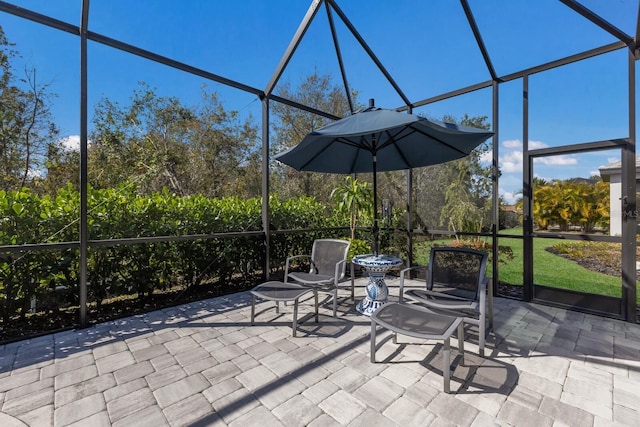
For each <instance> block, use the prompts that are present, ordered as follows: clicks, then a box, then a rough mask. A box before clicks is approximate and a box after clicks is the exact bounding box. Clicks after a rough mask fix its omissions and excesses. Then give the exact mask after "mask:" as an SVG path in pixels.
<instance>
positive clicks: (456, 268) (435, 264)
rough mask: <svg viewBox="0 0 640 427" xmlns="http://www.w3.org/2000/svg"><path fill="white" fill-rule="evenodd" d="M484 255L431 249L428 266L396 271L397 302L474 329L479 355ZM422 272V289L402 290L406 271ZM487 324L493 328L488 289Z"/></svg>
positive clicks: (482, 342) (483, 314)
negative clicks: (457, 320)
mask: <svg viewBox="0 0 640 427" xmlns="http://www.w3.org/2000/svg"><path fill="white" fill-rule="evenodd" d="M487 258H488V254H487V253H486V252H481V251H477V250H474V249H468V248H453V247H434V248H432V249H431V253H430V256H429V265H428V266H427V267H424V266H414V267H409V268H405V269H404V270H402V271H401V272H400V290H399V300H400V302H403V300H404V297H405V295H406V297H407V298H409V299H410V300H412V301H414V302H417V303H419V304H422V305H424V306H426V307H429V308H430V309H432V310H434V311H436V312H438V313H441V314H446V315H449V316H457V317H462V318H463V322H464V323H467V324H471V325H476V326H478V329H479V330H478V342H479V354H480V356H484V347H485V341H486V331H487V329H486V317H487V316H486V312H487V308H486V305H487V286H489V288H491V282H490V280H489V278H487V277H486V276H485V272H486V268H487ZM420 269H423V270H425V269H426V281H427V283H426V285H427V286H426V289H410V290H408V291H406V292H405V291H404V287H405V281H406V280H407V278H408V275H409V273H410V272H412V271H415V270H420ZM489 324H490V325H493V301H492V289H489Z"/></svg>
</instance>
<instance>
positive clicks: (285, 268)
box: [284, 255, 311, 283]
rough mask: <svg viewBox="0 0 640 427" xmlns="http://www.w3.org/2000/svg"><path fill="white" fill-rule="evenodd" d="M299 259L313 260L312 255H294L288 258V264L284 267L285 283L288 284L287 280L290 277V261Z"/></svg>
mask: <svg viewBox="0 0 640 427" xmlns="http://www.w3.org/2000/svg"><path fill="white" fill-rule="evenodd" d="M298 258H311V255H294V256H290V257H287V262H286V263H285V266H284V283H287V278H288V276H289V264H290V261H292V260H294V259H298Z"/></svg>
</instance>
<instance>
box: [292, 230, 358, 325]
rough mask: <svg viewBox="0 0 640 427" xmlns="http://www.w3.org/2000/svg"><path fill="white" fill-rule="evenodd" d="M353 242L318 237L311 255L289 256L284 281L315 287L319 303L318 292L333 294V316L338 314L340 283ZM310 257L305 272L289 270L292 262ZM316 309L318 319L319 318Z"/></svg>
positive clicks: (315, 295)
mask: <svg viewBox="0 0 640 427" xmlns="http://www.w3.org/2000/svg"><path fill="white" fill-rule="evenodd" d="M350 245H351V242H349V241H348V240H338V239H316V240H315V241H314V242H313V248H312V249H311V255H294V256H290V257H288V258H287V262H286V265H285V271H284V281H285V283H287V282H288V280H289V279H291V280H292V281H294V282H296V283H299V284H301V285H304V286H308V287H310V288H312V289H313V294H314V297H315V299H316V306H317V304H318V292H325V293H329V294H331V295H333V317H335V316H336V311H337V304H338V283H339V282H340V281H341V280H342V279H344V276H345V271H346V266H347V252H348V251H349V246H350ZM301 259H308V260H309V262H310V269H309V272H308V273H305V272H292V273H290V272H289V268H290V266H291V262H292V261H294V260H301ZM317 316H318V314H317V311H316V321H317V320H318V319H317Z"/></svg>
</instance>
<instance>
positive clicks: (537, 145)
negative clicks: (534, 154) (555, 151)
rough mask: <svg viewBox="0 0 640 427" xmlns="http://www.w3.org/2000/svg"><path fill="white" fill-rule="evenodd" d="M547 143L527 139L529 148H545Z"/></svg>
mask: <svg viewBox="0 0 640 427" xmlns="http://www.w3.org/2000/svg"><path fill="white" fill-rule="evenodd" d="M547 147H548V145H547V144H545V143H544V142H542V141H529V150H538V149H540V148H547Z"/></svg>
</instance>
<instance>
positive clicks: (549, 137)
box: [0, 0, 638, 202]
mask: <svg viewBox="0 0 640 427" xmlns="http://www.w3.org/2000/svg"><path fill="white" fill-rule="evenodd" d="M12 2H13V3H15V4H17V5H19V6H22V7H25V8H28V9H32V10H34V11H36V12H39V13H44V14H49V15H51V16H53V17H54V18H56V19H60V20H63V21H66V22H69V23H72V24H76V25H77V24H78V22H79V19H80V4H81V2H80V1H79V0H56V1H54V2H51V1H47V0H23V1H18V0H12ZM310 3H311V1H310V0H309V1H306V0H277V1H265V0H244V1H236V2H228V1H197V0H184V1H170V0H139V1H135V2H131V1H126V0H111V1H107V0H93V1H92V4H91V14H90V19H89V22H90V30H91V31H93V32H96V33H99V34H102V35H106V36H109V37H112V38H115V39H118V40H122V41H124V42H126V43H130V44H133V45H137V46H139V47H142V48H143V49H147V50H151V51H153V52H156V53H159V54H161V55H165V56H168V57H170V58H173V59H176V60H178V61H182V62H185V63H188V64H190V65H194V66H196V67H199V68H203V69H206V70H208V71H211V72H213V73H216V74H219V75H221V76H223V77H226V78H229V79H232V80H236V81H238V82H241V83H245V84H248V85H250V86H253V87H256V88H258V89H264V88H265V87H266V85H267V83H268V81H269V79H270V78H271V76H272V73H273V71H274V70H275V68H276V66H277V65H278V63H279V61H280V59H281V57H282V55H283V53H284V52H285V50H286V48H287V46H288V44H289V41H290V40H291V38H292V36H293V34H294V33H295V31H296V29H297V27H298V25H299V23H300V21H301V20H302V18H303V16H304V14H305V13H306V11H307V9H308V7H309V4H310ZM469 3H470V5H471V8H472V10H473V13H474V16H475V18H476V20H477V23H478V26H479V27H480V30H481V32H482V36H483V39H484V42H485V44H486V46H487V49H488V51H489V54H490V56H491V59H492V61H493V65H494V67H495V69H496V72H497V74H498V75H500V76H502V75H507V74H509V73H512V72H516V71H520V70H522V69H525V68H528V67H531V66H535V65H538V64H541V63H545V62H549V61H553V60H556V59H559V58H562V57H565V56H568V55H572V54H575V53H579V52H582V51H584V50H588V49H592V48H595V47H599V46H602V45H605V44H608V43H612V42H614V41H616V40H615V39H614V38H613V36H611V35H610V34H608V33H606V32H605V31H603V30H601V29H599V28H597V27H595V26H594V25H593V24H591V23H589V22H588V21H586V20H585V19H584V18H582V17H581V16H579V15H577V14H576V13H574V12H573V11H571V10H570V9H569V8H568V7H566V6H564V5H563V4H562V3H560V2H559V1H557V0H537V1H535V2H531V1H528V0H470V1H469ZM582 3H583V4H584V5H585V6H586V7H588V8H591V9H592V10H593V11H595V12H597V13H600V14H602V16H603V17H604V18H605V19H607V20H608V21H609V22H611V23H612V24H614V25H615V26H617V27H618V28H620V29H621V30H623V31H625V32H626V33H627V34H630V35H633V33H634V31H635V16H636V14H637V11H638V1H637V0H606V1H605V0H584V1H583V2H582ZM338 5H339V7H340V8H341V9H342V10H343V11H344V13H345V14H346V15H347V17H348V18H349V19H350V20H351V22H352V23H353V25H354V26H355V27H356V29H357V30H358V31H359V32H360V34H361V35H362V36H363V37H364V38H365V40H366V41H367V43H368V44H369V46H370V47H371V49H372V50H373V51H374V52H375V53H376V55H377V56H378V57H379V59H380V60H381V61H382V63H383V64H384V66H385V67H386V68H387V70H388V71H389V73H390V74H391V75H392V77H393V78H394V79H395V80H396V82H397V83H398V85H399V86H400V87H401V88H402V90H403V91H404V92H405V94H406V95H407V96H408V97H409V99H411V100H421V99H425V98H429V97H432V96H435V95H438V94H441V93H445V92H448V91H451V90H455V89H458V88H461V87H465V86H468V85H472V84H475V83H480V82H484V81H487V80H489V73H488V72H487V70H486V67H485V66H484V63H483V60H482V57H481V55H480V52H479V50H478V49H477V45H476V44H475V40H474V38H473V35H472V33H471V30H470V29H469V26H468V24H467V23H466V20H465V17H464V13H463V10H462V8H461V6H460V4H459V2H454V1H450V0H433V1H428V2H425V1H405V0H398V1H394V2H382V1H379V2H371V1H365V0H338ZM334 20H335V21H336V24H337V31H338V36H339V40H340V47H341V50H342V54H343V56H344V62H345V66H346V67H347V73H348V75H347V77H348V81H349V83H350V85H351V87H352V88H353V89H355V90H357V91H358V92H359V99H360V101H361V102H363V103H366V102H367V99H368V98H375V99H376V105H378V106H381V107H389V108H394V107H399V106H401V105H403V102H402V100H401V98H400V97H399V96H398V95H397V93H395V91H394V90H393V88H392V87H391V86H390V85H389V84H388V83H387V82H386V80H385V79H384V77H383V76H382V74H381V73H380V72H378V70H377V68H376V67H375V65H374V64H373V63H372V62H371V60H370V59H369V58H368V57H367V55H366V53H365V52H364V51H363V49H362V48H361V47H360V46H359V45H358V43H357V41H356V40H355V39H354V38H353V37H352V36H351V35H350V34H349V32H348V31H347V30H346V27H345V26H344V25H343V24H342V22H341V21H340V19H339V17H338V16H337V15H335V14H334ZM0 25H2V27H3V28H4V30H5V33H6V35H7V37H8V38H9V40H10V41H11V42H13V43H15V44H16V46H15V48H16V49H17V50H18V51H19V52H20V53H21V55H22V62H21V63H20V64H17V65H18V66H17V67H16V68H17V69H18V70H20V69H21V67H23V66H27V67H35V68H36V69H37V76H38V80H39V82H41V83H47V84H49V89H50V91H51V92H53V93H55V94H57V97H56V98H55V99H54V100H53V101H54V103H53V109H52V111H53V114H54V116H55V120H56V122H57V123H58V125H59V126H60V128H61V129H62V133H63V135H64V137H65V138H69V139H70V140H74V139H76V136H77V134H78V133H79V117H78V107H79V85H78V79H79V63H78V52H79V39H78V37H76V36H73V35H70V34H63V33H60V32H58V31H54V30H52V29H49V28H44V27H42V26H39V25H36V24H33V23H31V22H28V21H25V20H22V19H19V18H15V17H13V16H10V15H6V14H4V13H0ZM315 70H317V71H318V72H320V73H322V74H324V73H329V74H332V75H333V76H335V78H336V81H338V80H337V79H338V78H339V68H338V64H337V61H336V59H335V53H334V50H333V45H332V42H331V36H330V33H329V31H328V25H327V17H326V12H325V10H324V6H323V7H322V9H321V10H320V12H319V13H318V15H317V16H316V18H315V19H314V22H313V24H312V26H311V28H310V29H309V31H308V32H307V34H306V35H305V37H304V39H303V41H302V43H301V44H300V46H299V47H298V50H297V51H296V53H295V55H294V57H293V59H292V60H291V62H290V63H289V65H288V67H287V69H286V71H285V73H284V75H283V76H282V79H281V81H282V82H290V83H291V84H292V85H294V86H295V85H297V84H298V83H300V82H301V81H302V80H303V79H304V77H305V76H307V75H309V74H311V73H312V72H314V71H315ZM626 70H627V52H626V51H624V50H623V51H617V52H614V53H610V54H607V55H603V56H601V57H598V58H595V59H592V60H589V61H582V62H581V63H575V64H571V65H568V66H565V67H562V68H560V69H556V70H553V71H549V72H546V73H541V74H537V75H533V76H531V78H530V80H529V112H530V116H529V117H530V118H529V131H530V132H529V141H530V145H531V146H532V147H553V146H560V145H565V144H577V143H583V142H592V141H599V140H605V139H612V138H621V137H626V136H627V135H628V123H627V121H628V113H627V111H628V110H627V108H628V107H627V87H626V84H627V78H626ZM139 81H144V82H146V83H148V84H149V85H150V86H152V87H155V88H157V91H158V93H159V94H161V95H167V96H168V95H171V96H178V97H179V98H181V99H182V100H183V101H184V102H185V103H187V104H190V103H195V102H197V101H198V97H199V93H200V90H201V86H202V85H203V84H206V85H207V87H208V89H209V90H214V91H216V92H218V93H219V95H220V97H221V99H222V100H223V102H224V103H225V107H226V108H228V109H233V110H238V111H240V112H241V114H243V115H249V114H251V115H252V116H253V117H254V118H256V120H257V121H258V120H259V118H260V102H259V101H258V100H257V99H256V97H255V96H254V95H251V94H247V93H243V92H241V91H238V90H234V89H230V88H227V87H225V86H224V85H220V84H217V83H215V82H211V81H209V82H206V81H204V80H202V79H200V78H198V77H194V76H191V75H187V74H185V73H182V72H178V71H175V70H172V69H169V68H167V67H164V66H161V65H158V64H155V63H150V62H149V61H146V60H142V59H140V58H136V57H132V56H131V55H128V54H125V53H122V52H118V51H114V50H113V49H110V48H107V47H104V46H101V45H99V44H96V43H92V42H90V43H89V106H90V110H91V108H92V106H93V105H95V103H96V102H98V100H100V99H101V98H104V97H108V98H109V99H111V100H115V101H118V102H120V103H122V104H126V103H127V101H128V100H129V98H130V97H131V94H132V91H133V89H135V88H136V86H137V83H138V82H139ZM275 92H276V93H277V92H278V90H277V87H276V90H275ZM499 106H500V126H499V129H497V130H498V135H499V141H498V143H499V155H500V169H501V172H502V176H501V181H500V182H501V184H500V192H501V194H502V195H503V197H505V199H506V200H507V201H509V202H511V201H513V200H514V197H515V196H514V194H515V193H517V191H518V190H520V188H521V187H522V140H523V135H522V82H521V81H519V80H518V81H513V82H509V83H505V84H502V85H501V86H500V104H499ZM415 112H416V113H419V114H424V115H426V116H428V117H432V118H442V116H444V115H446V114H449V115H452V116H454V117H461V116H463V115H464V114H469V115H470V116H483V115H486V116H489V118H490V119H491V91H490V90H482V91H478V92H474V93H471V94H468V95H464V96H461V97H457V98H456V99H451V100H447V101H443V102H439V103H437V104H432V105H428V106H425V107H422V108H419V109H417V110H415ZM90 118H91V117H90ZM619 159H620V153H619V151H615V150H611V151H606V152H598V153H589V154H581V155H580V156H555V157H549V158H545V159H541V160H539V161H537V162H536V164H535V165H534V173H535V174H536V175H537V176H540V177H542V178H545V179H552V178H561V179H562V178H570V177H576V176H590V175H592V174H596V173H597V170H598V167H599V166H602V165H605V164H607V163H610V162H611V161H617V160H619Z"/></svg>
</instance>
